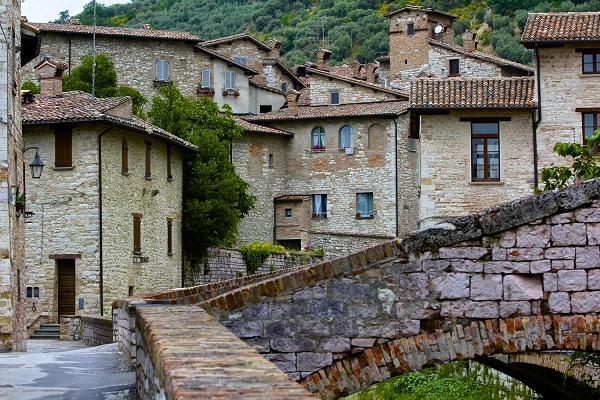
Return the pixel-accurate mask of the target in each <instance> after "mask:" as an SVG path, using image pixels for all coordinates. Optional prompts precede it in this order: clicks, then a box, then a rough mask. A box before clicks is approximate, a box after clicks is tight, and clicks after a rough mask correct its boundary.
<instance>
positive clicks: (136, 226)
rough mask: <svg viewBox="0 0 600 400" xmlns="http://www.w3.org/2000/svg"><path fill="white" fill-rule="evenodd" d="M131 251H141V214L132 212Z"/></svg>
mask: <svg viewBox="0 0 600 400" xmlns="http://www.w3.org/2000/svg"><path fill="white" fill-rule="evenodd" d="M132 215H133V252H134V253H141V252H142V214H136V213H133V214H132Z"/></svg>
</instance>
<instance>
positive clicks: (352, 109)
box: [244, 101, 408, 122]
mask: <svg viewBox="0 0 600 400" xmlns="http://www.w3.org/2000/svg"><path fill="white" fill-rule="evenodd" d="M407 107H408V102H407V101H380V102H372V103H358V104H341V105H336V106H331V105H327V106H298V115H290V114H289V109H287V108H282V109H280V110H277V111H273V112H270V113H264V114H258V115H251V116H246V117H244V119H245V120H246V121H251V122H260V121H285V120H298V119H321V118H344V117H368V116H383V115H386V116H387V115H399V114H402V113H403V112H404V111H406V109H407Z"/></svg>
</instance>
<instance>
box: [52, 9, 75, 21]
mask: <svg viewBox="0 0 600 400" xmlns="http://www.w3.org/2000/svg"><path fill="white" fill-rule="evenodd" d="M69 18H71V16H70V15H69V10H65V11H61V12H59V13H58V18H57V19H56V20H54V23H55V24H64V23H65V22H67V20H68V19H69Z"/></svg>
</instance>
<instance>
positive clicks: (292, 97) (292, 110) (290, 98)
mask: <svg viewBox="0 0 600 400" xmlns="http://www.w3.org/2000/svg"><path fill="white" fill-rule="evenodd" d="M299 95H300V92H298V91H296V90H294V89H292V90H290V91H289V92H287V94H286V95H285V98H286V99H287V107H288V115H298V96H299Z"/></svg>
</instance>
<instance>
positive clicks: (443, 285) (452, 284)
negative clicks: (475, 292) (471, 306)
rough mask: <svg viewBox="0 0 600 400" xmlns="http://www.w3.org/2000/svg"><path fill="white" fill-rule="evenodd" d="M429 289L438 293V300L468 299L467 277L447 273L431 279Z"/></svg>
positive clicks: (466, 275)
mask: <svg viewBox="0 0 600 400" xmlns="http://www.w3.org/2000/svg"><path fill="white" fill-rule="evenodd" d="M431 289H432V290H433V291H438V292H440V299H460V298H466V297H469V275H468V274H463V273H449V274H444V275H442V276H436V277H434V278H432V279H431Z"/></svg>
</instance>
